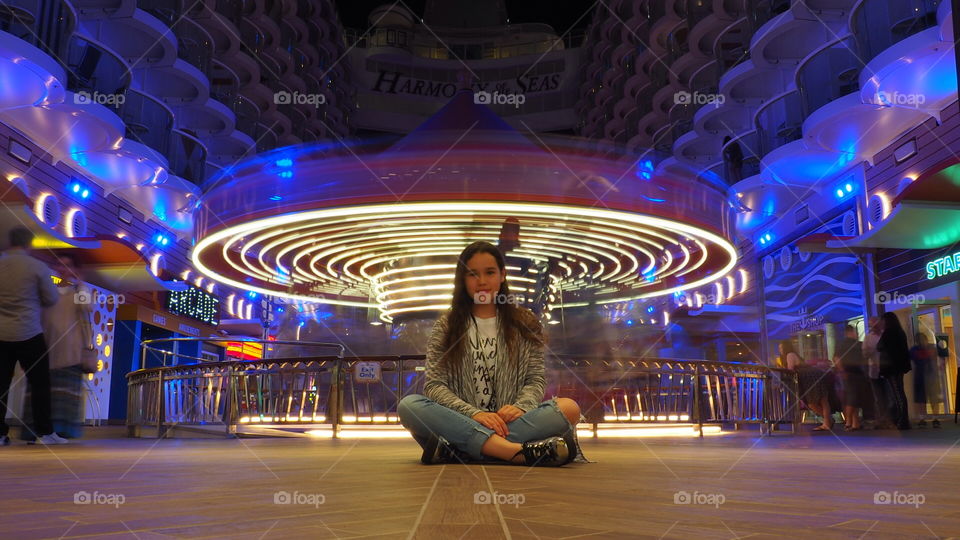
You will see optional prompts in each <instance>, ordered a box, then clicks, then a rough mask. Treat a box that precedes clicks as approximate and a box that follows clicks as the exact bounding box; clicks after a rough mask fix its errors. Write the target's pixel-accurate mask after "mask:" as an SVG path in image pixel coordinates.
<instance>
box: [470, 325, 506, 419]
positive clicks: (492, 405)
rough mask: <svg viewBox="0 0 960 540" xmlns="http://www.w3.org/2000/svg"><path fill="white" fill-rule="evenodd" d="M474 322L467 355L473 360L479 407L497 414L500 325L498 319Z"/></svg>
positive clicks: (474, 382) (471, 327)
mask: <svg viewBox="0 0 960 540" xmlns="http://www.w3.org/2000/svg"><path fill="white" fill-rule="evenodd" d="M473 322H474V324H471V325H470V331H469V334H468V336H467V339H468V340H469V342H468V344H467V354H469V355H471V357H472V358H473V385H474V388H475V389H476V396H477V407H478V408H480V409H483V410H485V411H493V412H495V411H496V410H497V409H498V407H497V396H496V394H495V392H494V384H493V380H494V377H495V375H496V367H497V366H496V362H497V353H498V351H499V348H500V335H499V329H500V325H499V324H498V318H497V317H491V318H489V319H478V318H476V317H474V318H473Z"/></svg>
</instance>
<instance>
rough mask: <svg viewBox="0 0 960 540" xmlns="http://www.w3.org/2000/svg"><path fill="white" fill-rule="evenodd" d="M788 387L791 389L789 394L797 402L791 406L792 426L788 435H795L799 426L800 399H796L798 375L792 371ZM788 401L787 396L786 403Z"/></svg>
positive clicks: (798, 386)
mask: <svg viewBox="0 0 960 540" xmlns="http://www.w3.org/2000/svg"><path fill="white" fill-rule="evenodd" d="M790 385H791V386H792V387H793V388H792V389H791V390H793V391H792V392H791V394H792V395H793V396H794V397H795V399H796V400H797V402H796V403H795V404H794V405H793V424H792V425H791V426H790V433H793V434H796V433H797V428H798V427H799V426H800V418H801V415H800V398H799V397H797V396H799V395H800V375H799V374H798V373H797V372H796V371H794V372H792V373H791V374H790ZM789 400H790V397H789V395H788V396H787V401H789Z"/></svg>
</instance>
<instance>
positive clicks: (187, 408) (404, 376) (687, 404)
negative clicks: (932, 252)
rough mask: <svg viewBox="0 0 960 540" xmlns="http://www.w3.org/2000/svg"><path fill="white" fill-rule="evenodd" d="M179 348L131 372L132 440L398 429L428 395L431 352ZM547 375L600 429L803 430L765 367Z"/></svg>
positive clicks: (146, 348) (783, 388) (586, 362)
mask: <svg viewBox="0 0 960 540" xmlns="http://www.w3.org/2000/svg"><path fill="white" fill-rule="evenodd" d="M170 341H205V340H204V339H196V338H173V339H168V340H152V341H147V342H144V344H143V358H144V359H146V357H147V354H159V355H161V356H162V357H163V363H164V364H171V365H164V366H160V367H152V368H146V369H139V370H137V371H134V372H132V373H130V374H128V375H127V381H128V394H127V397H128V401H127V425H128V427H129V428H130V431H131V433H132V434H145V433H148V432H152V430H153V429H154V428H155V429H156V434H157V436H164V434H165V433H166V432H167V430H168V429H170V428H171V427H176V426H206V427H207V428H212V429H219V427H222V429H223V433H224V434H225V435H231V434H234V433H236V432H237V428H238V426H242V425H258V424H260V425H267V424H269V425H277V424H292V425H295V424H329V425H331V426H332V427H333V431H334V433H336V432H337V430H338V429H339V428H340V427H342V426H345V425H381V426H383V425H397V424H399V420H398V418H397V403H399V401H400V399H402V398H403V397H404V396H406V395H409V394H416V393H422V392H423V384H424V382H425V378H426V377H425V358H424V357H423V356H422V355H421V356H416V355H410V356H368V357H344V355H343V352H344V351H343V348H342V347H341V346H340V345H337V344H330V343H311V342H283V341H280V342H277V341H270V342H266V341H264V342H261V343H262V344H264V345H265V346H273V347H278V346H281V347H282V346H295V347H297V348H298V349H299V351H301V353H302V351H304V350H311V349H313V350H321V349H324V348H325V349H327V350H330V349H334V350H336V354H333V355H329V354H328V355H322V356H321V355H317V356H309V357H301V358H275V359H267V360H254V361H239V360H238V361H226V362H206V361H202V359H201V358H194V357H190V356H186V355H180V354H177V353H172V352H170V351H166V350H163V349H160V348H158V347H157V345H158V344H159V343H160V342H170ZM210 341H214V340H210ZM183 360H187V361H191V362H193V363H181V362H182V361H183ZM546 379H547V390H546V395H547V396H554V395H556V396H562V397H570V398H572V399H574V400H576V401H577V402H578V403H579V404H580V406H581V409H582V410H583V413H584V416H585V418H586V421H587V422H589V423H593V424H597V423H601V422H602V423H604V424H610V423H615V424H644V423H673V424H675V423H686V424H692V425H696V426H700V427H702V425H703V424H725V425H731V426H733V427H735V428H738V427H740V426H741V425H742V424H760V425H761V430H762V431H766V432H769V431H770V430H771V429H773V428H775V427H776V426H779V425H786V426H788V427H789V428H790V429H791V430H795V428H796V426H797V425H798V424H799V422H800V407H799V400H798V399H797V395H798V392H797V378H796V375H795V374H794V373H793V372H791V371H788V370H781V369H776V368H769V367H766V366H760V365H754V364H737V363H729V362H710V361H702V360H676V359H649V358H648V359H621V360H596V359H588V358H583V357H571V356H549V357H547V359H546ZM218 426H219V427H218Z"/></svg>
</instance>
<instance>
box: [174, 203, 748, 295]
mask: <svg viewBox="0 0 960 540" xmlns="http://www.w3.org/2000/svg"><path fill="white" fill-rule="evenodd" d="M398 207H403V211H400V210H398ZM408 208H409V209H410V210H411V212H412V213H411V214H406V215H407V216H408V217H416V218H417V219H420V220H422V219H423V217H424V216H423V214H424V213H426V212H431V211H433V212H445V213H450V212H451V210H456V209H457V208H463V209H465V210H470V211H472V215H474V216H476V215H478V214H496V215H504V214H506V215H525V214H529V213H533V214H542V215H544V216H545V217H549V218H550V219H556V216H558V215H563V216H576V217H583V218H591V219H590V220H591V221H593V220H596V221H597V222H601V223H606V220H607V219H612V220H614V223H616V225H617V226H619V227H622V226H623V223H624V222H626V223H630V224H632V225H634V226H636V225H641V226H644V225H645V226H653V227H661V228H663V229H666V230H674V231H681V232H684V233H687V234H689V235H691V236H692V237H694V239H695V241H696V242H697V243H698V244H700V247H701V260H700V261H699V264H697V265H696V267H699V266H702V264H703V263H704V262H705V261H706V257H707V252H706V249H705V246H703V245H702V243H700V242H699V237H702V238H704V239H706V240H709V241H711V242H713V243H715V244H718V245H719V246H720V247H722V248H723V249H724V250H725V251H726V252H727V254H728V255H729V257H730V260H729V261H728V263H727V265H726V267H724V268H723V269H722V270H721V271H720V272H718V273H717V274H714V275H712V276H707V277H705V278H701V279H700V280H696V281H693V282H691V283H690V284H685V285H684V286H682V287H676V288H673V289H669V290H661V291H652V292H648V293H643V294H641V295H637V296H635V297H632V298H618V299H607V300H606V301H604V302H603V303H610V302H613V301H624V300H629V299H636V298H646V297H652V296H659V295H663V294H669V293H672V292H675V291H677V290H685V289H689V288H693V287H696V286H699V285H702V284H705V283H709V282H711V281H714V280H716V279H719V278H721V277H723V276H724V275H725V274H726V273H728V272H729V271H730V269H731V267H732V266H733V264H735V261H736V250H735V249H734V248H733V246H732V245H730V243H729V242H727V241H726V240H725V239H723V238H722V237H719V236H717V235H715V234H713V233H710V232H709V231H705V230H701V229H699V228H696V227H693V226H690V225H688V224H686V223H681V222H671V221H669V220H665V219H662V218H656V217H652V216H644V215H638V214H630V213H626V212H619V211H610V210H604V209H596V208H582V207H566V206H558V205H541V204H523V203H488V202H467V203H457V202H445V203H407V204H403V205H370V206H362V207H347V208H335V209H324V210H316V211H311V212H302V213H298V214H293V215H285V216H275V217H273V218H266V219H263V220H258V221H255V222H252V223H245V224H242V225H238V226H234V227H231V228H228V229H225V230H221V231H217V232H215V233H213V234H211V235H209V236H207V237H206V238H204V239H202V240H201V241H200V242H199V243H198V244H197V246H196V248H195V249H194V251H193V255H192V257H193V260H194V263H195V266H196V267H197V268H198V270H200V271H202V272H203V273H205V274H207V275H209V276H211V277H216V278H217V279H218V280H219V281H221V282H223V283H226V284H228V285H233V286H236V287H245V288H247V289H248V290H251V288H250V287H249V285H248V284H244V283H241V282H238V281H235V280H230V279H229V278H225V276H219V275H217V274H216V273H215V272H212V271H211V270H210V269H209V268H207V267H206V266H204V265H203V264H202V263H201V261H200V254H202V253H203V251H204V250H205V249H207V248H209V247H211V246H212V245H213V244H214V243H216V242H219V241H221V240H223V239H225V238H227V237H229V236H230V235H231V234H237V233H240V234H239V235H237V237H242V236H243V234H245V233H246V232H248V230H252V229H253V228H256V229H259V230H263V229H264V228H269V227H273V226H276V225H284V224H288V223H293V222H294V221H299V222H301V223H302V222H303V221H304V220H307V221H309V220H311V219H318V218H336V217H341V218H343V219H344V220H347V221H357V220H362V219H365V216H366V215H372V214H379V219H381V220H382V219H384V218H383V215H387V217H388V218H390V217H392V218H397V217H403V216H404V215H405V214H404V212H405V211H406V210H407V209H408ZM348 213H349V215H348ZM226 260H227V261H228V262H230V261H231V259H230V258H229V255H226ZM394 270H401V271H402V270H404V269H394ZM692 270H693V269H691V270H690V271H692ZM268 294H274V295H277V296H281V297H287V298H292V299H306V300H307V301H319V302H322V303H342V301H335V300H332V299H317V298H314V297H304V296H302V295H294V294H290V293H283V292H279V294H278V291H270V292H269V293H268ZM349 304H356V302H350V303H349Z"/></svg>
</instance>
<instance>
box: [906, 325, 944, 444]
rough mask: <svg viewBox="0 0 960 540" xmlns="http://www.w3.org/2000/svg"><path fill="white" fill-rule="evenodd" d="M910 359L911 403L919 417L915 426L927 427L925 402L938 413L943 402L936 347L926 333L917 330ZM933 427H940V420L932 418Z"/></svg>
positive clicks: (933, 411)
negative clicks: (911, 376)
mask: <svg viewBox="0 0 960 540" xmlns="http://www.w3.org/2000/svg"><path fill="white" fill-rule="evenodd" d="M910 360H911V361H912V363H913V404H914V410H915V411H916V415H917V416H918V417H919V418H920V421H919V422H917V427H927V417H928V414H927V404H928V403H929V404H930V408H931V412H932V413H933V414H939V412H940V404H941V403H942V402H943V398H942V393H941V390H940V376H939V375H940V374H939V372H938V369H937V368H938V358H937V349H936V347H934V346H933V345H932V344H931V343H929V340H928V339H927V335H926V334H924V333H923V332H918V333H917V335H916V345H914V346H913V347H911V348H910ZM932 420H933V427H935V428H938V427H940V420H938V419H937V418H935V417H934V418H933V419H932Z"/></svg>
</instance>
